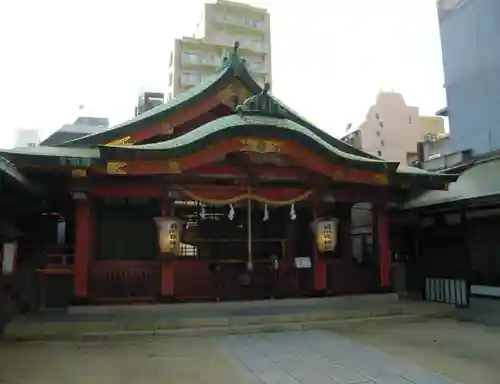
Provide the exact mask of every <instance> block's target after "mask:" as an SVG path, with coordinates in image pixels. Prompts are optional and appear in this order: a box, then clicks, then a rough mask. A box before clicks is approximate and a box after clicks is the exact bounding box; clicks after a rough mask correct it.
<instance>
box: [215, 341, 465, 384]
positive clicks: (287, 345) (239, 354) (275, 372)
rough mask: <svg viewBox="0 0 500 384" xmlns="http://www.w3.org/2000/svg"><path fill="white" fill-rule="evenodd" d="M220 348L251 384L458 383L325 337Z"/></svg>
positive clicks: (230, 344) (372, 350)
mask: <svg viewBox="0 0 500 384" xmlns="http://www.w3.org/2000/svg"><path fill="white" fill-rule="evenodd" d="M220 345H221V346H222V347H223V348H224V349H225V350H226V352H227V354H228V356H230V357H231V359H232V360H233V361H235V362H236V363H237V364H239V365H241V366H244V367H245V368H246V372H247V374H250V376H251V377H253V380H255V382H256V383H266V384H327V383H328V384H358V383H364V384H365V383H366V384H368V383H370V384H375V383H376V384H457V383H458V382H457V381H454V380H451V379H448V378H445V377H444V376H441V375H438V374H435V373H431V372H429V371H426V370H425V369H423V368H421V367H419V366H417V365H415V364H412V363H409V362H407V361H405V360H403V359H399V358H397V357H393V356H390V355H388V354H386V353H383V352H380V351H378V350H377V349H375V348H372V347H368V346H364V345H361V344H358V343H355V342H353V341H351V340H349V339H347V338H345V337H343V336H341V335H339V334H336V333H332V332H328V331H308V332H285V333H275V334H257V335H238V336H229V337H226V338H224V339H221V340H220Z"/></svg>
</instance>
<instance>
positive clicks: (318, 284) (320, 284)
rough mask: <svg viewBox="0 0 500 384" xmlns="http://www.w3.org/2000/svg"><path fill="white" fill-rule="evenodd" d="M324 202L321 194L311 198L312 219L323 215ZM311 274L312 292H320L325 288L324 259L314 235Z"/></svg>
mask: <svg viewBox="0 0 500 384" xmlns="http://www.w3.org/2000/svg"><path fill="white" fill-rule="evenodd" d="M323 209H324V204H323V201H322V199H321V196H315V197H314V200H313V218H314V220H316V219H318V218H320V217H322V216H323ZM313 255H314V257H313V275H314V292H322V291H325V290H326V269H327V268H326V267H327V265H326V260H324V259H322V258H321V257H320V256H319V252H318V247H317V245H316V236H314V241H313Z"/></svg>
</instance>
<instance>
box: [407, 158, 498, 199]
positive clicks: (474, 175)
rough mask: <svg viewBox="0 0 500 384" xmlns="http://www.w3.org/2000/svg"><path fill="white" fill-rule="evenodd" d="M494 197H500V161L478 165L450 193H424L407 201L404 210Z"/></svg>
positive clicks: (462, 176)
mask: <svg viewBox="0 0 500 384" xmlns="http://www.w3.org/2000/svg"><path fill="white" fill-rule="evenodd" d="M494 195H500V160H495V161H488V162H484V163H481V164H477V165H475V166H473V167H472V168H469V169H468V170H466V171H465V172H464V173H463V174H462V175H460V177H459V178H458V180H457V181H456V182H454V183H451V184H450V186H449V189H448V191H427V192H424V193H422V194H421V195H419V196H417V197H415V198H413V199H411V200H409V201H407V202H406V203H405V204H404V205H403V206H402V208H403V209H412V208H422V207H427V206H434V205H440V204H446V203H453V202H459V201H465V200H471V199H477V198H481V197H489V196H494Z"/></svg>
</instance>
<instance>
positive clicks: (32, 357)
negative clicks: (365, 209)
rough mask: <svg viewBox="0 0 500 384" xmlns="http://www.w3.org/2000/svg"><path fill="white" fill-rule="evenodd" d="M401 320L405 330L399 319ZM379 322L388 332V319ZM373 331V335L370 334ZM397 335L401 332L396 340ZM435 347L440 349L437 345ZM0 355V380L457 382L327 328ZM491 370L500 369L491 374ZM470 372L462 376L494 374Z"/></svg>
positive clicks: (79, 383) (26, 349) (31, 347)
mask: <svg viewBox="0 0 500 384" xmlns="http://www.w3.org/2000/svg"><path fill="white" fill-rule="evenodd" d="M426 324H427V323H424V324H423V325H422V330H423V329H425V327H427V328H429V325H426ZM410 326H411V325H410ZM401 327H402V328H401V329H402V330H404V326H401ZM430 327H431V328H432V327H433V325H432V324H431V325H430ZM381 329H382V328H381ZM381 329H378V328H373V331H372V332H371V333H369V334H371V335H377V334H378V335H379V337H381V336H382V335H383V331H382V330H381ZM383 329H385V332H387V326H385V328H383ZM391 329H392V326H391ZM432 329H433V328H432ZM432 329H431V333H432V332H434V330H432ZM349 332H350V333H351V334H352V336H353V337H354V338H355V339H358V340H360V341H363V342H364V343H366V342H367V340H366V337H364V336H363V335H364V333H363V332H362V331H359V330H358V331H349ZM436 332H437V331H436ZM431 337H434V336H431ZM450 337H451V336H450ZM376 339H377V338H376V337H375V336H372V339H371V341H372V342H373V340H376ZM402 341H403V339H401V338H400V340H399V341H397V342H396V345H399V343H400V342H402ZM390 342H391V340H388V341H387V342H386V344H387V343H390ZM497 344H498V343H497ZM421 345H422V343H420V344H417V347H420V346H421ZM434 353H435V354H439V351H434ZM444 354H447V352H446V351H444ZM497 356H498V354H497ZM0 357H1V358H0V383H2V384H4V383H5V384H18V383H23V384H24V383H27V384H31V383H33V384H48V383H71V384H86V383H92V384H100V383H103V384H118V383H120V384H122V383H123V384H129V383H130V384H132V383H141V384H142V383H144V384H150V383H176V384H178V383H180V384H187V383H204V384H211V383H218V384H219V383H228V384H229V383H234V384H240V383H241V384H263V383H266V384H298V383H301V384H325V383H330V384H355V383H356V384H358V383H364V384H368V383H370V384H374V383H377V384H453V383H455V384H456V383H458V382H457V381H453V380H451V379H447V378H445V377H443V376H440V375H437V374H433V373H430V372H429V371H427V370H425V369H424V368H421V367H420V366H417V365H415V364H412V363H409V362H407V361H405V360H403V359H401V358H398V357H394V356H391V355H389V354H386V353H384V352H381V351H379V350H377V349H375V348H373V347H370V346H365V345H363V344H361V343H358V342H354V341H351V340H350V339H348V338H346V337H344V336H342V335H339V334H338V333H333V332H329V331H305V332H284V333H268V334H254V335H234V336H218V337H214V338H206V339H168V338H165V337H160V336H157V337H153V336H148V337H133V338H129V339H109V340H101V341H85V342H37V343H35V342H31V343H11V344H3V345H2V344H0ZM410 357H411V356H410ZM463 362H464V363H465V364H466V363H467V361H465V360H464V361H463ZM423 363H425V361H423ZM427 363H428V362H427ZM445 363H450V362H449V361H448V362H445ZM451 363H453V361H451ZM455 363H456V362H455ZM427 366H428V364H427ZM437 368H438V369H439V367H437ZM497 377H500V376H499V375H498V374H497ZM472 380H473V381H468V383H470V384H477V383H481V384H489V383H496V382H498V381H488V380H486V381H483V380H475V378H472Z"/></svg>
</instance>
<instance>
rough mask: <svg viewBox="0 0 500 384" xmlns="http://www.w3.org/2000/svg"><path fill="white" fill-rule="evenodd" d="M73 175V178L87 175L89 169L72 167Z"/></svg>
mask: <svg viewBox="0 0 500 384" xmlns="http://www.w3.org/2000/svg"><path fill="white" fill-rule="evenodd" d="M71 177H72V178H73V179H79V178H82V177H87V170H86V169H72V170H71Z"/></svg>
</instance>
